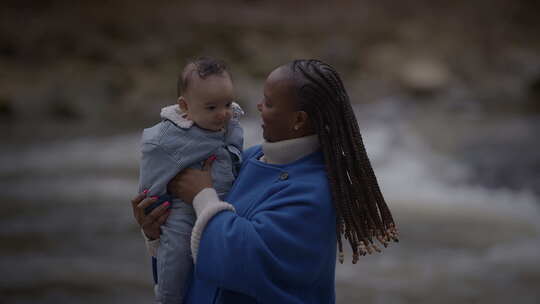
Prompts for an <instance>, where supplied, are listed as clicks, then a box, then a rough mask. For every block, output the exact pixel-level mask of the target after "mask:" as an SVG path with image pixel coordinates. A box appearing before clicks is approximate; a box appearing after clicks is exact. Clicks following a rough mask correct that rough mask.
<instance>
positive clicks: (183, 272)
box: [157, 200, 195, 304]
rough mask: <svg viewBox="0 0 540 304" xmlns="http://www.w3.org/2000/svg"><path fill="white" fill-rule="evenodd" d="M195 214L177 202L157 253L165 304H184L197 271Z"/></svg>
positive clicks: (159, 291)
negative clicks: (193, 239) (193, 252)
mask: <svg viewBox="0 0 540 304" xmlns="http://www.w3.org/2000/svg"><path fill="white" fill-rule="evenodd" d="M194 223H195V211H194V210H193V207H192V206H191V205H188V204H186V203H184V202H182V201H180V200H173V202H172V207H171V213H170V214H169V217H168V218H167V222H166V223H165V225H163V226H162V227H161V229H162V234H161V237H160V245H159V249H158V252H157V277H158V287H157V300H158V302H160V303H162V304H169V303H177V304H180V303H182V301H183V297H184V293H185V283H186V280H187V278H188V275H189V274H190V273H191V271H192V268H193V259H192V258H191V246H190V244H191V242H190V239H191V230H192V228H193V224H194Z"/></svg>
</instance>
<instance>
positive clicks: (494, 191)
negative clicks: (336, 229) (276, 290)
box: [0, 0, 540, 303]
mask: <svg viewBox="0 0 540 304" xmlns="http://www.w3.org/2000/svg"><path fill="white" fill-rule="evenodd" d="M539 15H540V2H538V1H534V0H528V1H510V0H490V1H487V0H476V1H464V0H456V1H438V0H435V1H434V0H431V1H428V0H411V1H390V0H377V1H368V0H358V1H352V0H351V1H334V2H332V3H331V4H329V3H326V2H322V1H320V2H319V1H280V0H277V1H257V0H249V1H248V0H244V1H238V0H236V1H221V2H217V1H216V2H214V1H193V2H190V1H161V0H157V1H144V2H143V1H122V0H110V1H104V0H95V1H61V0H42V1H14V0H4V1H2V3H1V4H0V130H2V132H0V140H1V144H0V187H1V189H2V191H1V195H0V203H1V209H0V273H1V275H0V303H96V302H99V303H150V302H152V289H151V273H150V265H149V261H148V258H147V256H146V252H145V249H144V244H143V241H142V239H141V236H140V233H139V231H138V228H137V226H136V225H135V222H134V220H133V218H132V214H131V209H130V202H129V201H130V199H131V197H132V196H133V195H134V194H135V192H136V190H137V178H138V159H139V151H138V141H139V137H140V134H141V131H142V129H143V128H145V127H148V126H151V125H153V124H154V123H156V122H157V121H158V120H159V110H160V108H161V107H163V106H166V105H169V104H172V103H174V102H175V99H176V89H175V84H176V78H177V76H178V73H179V71H180V70H181V68H182V67H183V65H184V64H185V62H186V60H187V59H189V58H190V57H194V56H198V55H210V56H216V57H219V58H223V59H224V60H226V61H227V62H228V63H229V66H230V69H231V73H232V74H233V78H234V81H235V85H236V87H237V92H238V100H239V103H240V104H241V105H242V106H243V107H244V108H245V109H246V111H247V115H246V117H245V119H244V120H243V125H244V127H245V134H246V147H249V146H251V145H254V144H257V143H259V142H260V141H261V132H260V121H259V118H258V115H257V111H256V108H255V104H256V103H257V102H258V101H259V98H260V97H261V94H262V84H263V82H264V79H265V77H266V75H267V74H268V73H269V72H270V71H271V70H272V69H273V68H275V67H276V66H278V65H281V64H283V63H286V62H288V61H290V60H292V59H294V58H319V59H322V60H324V61H326V62H328V63H330V64H331V65H333V66H335V67H336V69H337V70H338V71H339V72H340V74H341V75H342V78H343V80H344V82H345V85H346V88H347V90H348V92H349V95H350V97H351V100H352V102H353V103H354V108H355V111H356V115H357V118H358V121H359V124H360V127H361V130H362V132H363V136H364V140H365V142H366V147H367V149H368V153H369V155H370V158H371V159H372V162H373V165H374V167H375V172H376V174H377V176H378V179H379V182H380V184H381V188H382V191H383V193H384V194H385V196H386V199H387V201H388V203H389V205H390V207H391V209H392V210H393V212H394V216H395V219H396V221H397V224H398V227H399V229H400V232H401V242H400V243H399V244H393V245H392V246H390V248H388V249H386V250H385V252H384V254H382V255H380V254H379V255H373V256H369V257H364V258H362V259H361V260H360V262H359V263H358V264H356V265H352V264H350V262H348V263H346V264H344V265H338V266H337V274H336V288H337V302H338V303H509V302H511V303H537V301H538V299H539V298H540V288H539V287H540V263H538V262H539V260H538V257H539V256H540V211H539V207H540V205H539V200H538V197H539V195H540V153H538V150H539V148H540V141H539V136H538V134H539V132H540V39H538V37H540V18H538V16H539ZM349 257H350V254H349ZM349 261H350V260H349Z"/></svg>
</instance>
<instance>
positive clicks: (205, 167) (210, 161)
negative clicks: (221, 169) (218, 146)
mask: <svg viewBox="0 0 540 304" xmlns="http://www.w3.org/2000/svg"><path fill="white" fill-rule="evenodd" d="M216 159H217V157H216V156H215V155H211V156H210V157H209V158H208V159H207V160H205V161H204V165H203V168H202V170H203V171H210V170H211V169H212V164H213V163H214V161H215V160H216Z"/></svg>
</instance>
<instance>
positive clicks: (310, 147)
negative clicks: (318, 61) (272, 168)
mask: <svg viewBox="0 0 540 304" xmlns="http://www.w3.org/2000/svg"><path fill="white" fill-rule="evenodd" d="M319 146H320V145H319V138H318V136H317V134H315V135H309V136H304V137H299V138H293V139H287V140H282V141H277V142H267V141H264V142H263V144H262V150H263V153H264V155H263V156H262V157H261V159H260V160H261V161H263V162H265V163H269V164H275V165H284V164H289V163H292V162H294V161H295V160H298V159H300V158H302V157H304V156H306V155H308V154H311V153H313V152H315V151H316V150H317V149H319Z"/></svg>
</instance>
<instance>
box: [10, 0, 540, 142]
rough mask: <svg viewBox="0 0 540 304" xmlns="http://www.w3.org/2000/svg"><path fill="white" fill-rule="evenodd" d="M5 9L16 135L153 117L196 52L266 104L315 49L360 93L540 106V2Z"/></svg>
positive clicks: (111, 4)
mask: <svg viewBox="0 0 540 304" xmlns="http://www.w3.org/2000/svg"><path fill="white" fill-rule="evenodd" d="M0 5H1V10H0V66H1V69H0V79H1V84H0V85H1V87H0V100H1V103H0V107H1V108H2V113H3V114H2V115H3V116H9V117H12V118H13V119H10V120H6V121H4V122H2V123H3V124H4V125H5V126H7V127H9V128H10V131H11V132H8V134H4V135H3V136H10V135H11V136H14V137H15V136H16V137H20V136H23V134H25V133H26V130H25V127H24V126H26V125H28V123H27V122H36V121H39V122H40V123H43V122H46V123H47V124H46V125H47V126H49V125H55V124H56V121H57V119H58V118H60V120H61V121H63V123H65V122H66V121H68V122H69V121H71V122H69V123H70V124H72V125H73V126H74V128H71V129H72V130H84V131H85V132H99V131H98V130H102V131H101V132H107V130H110V129H117V128H121V129H131V128H134V127H139V126H141V125H146V124H148V123H150V122H152V121H154V120H155V113H156V111H157V109H159V108H160V107H161V106H163V105H165V104H168V103H171V102H174V99H175V97H176V96H175V93H174V84H175V79H176V77H177V72H178V71H179V69H180V68H181V67H182V65H183V64H184V62H185V61H186V59H187V58H189V57H193V56H197V55H203V54H204V55H212V56H217V57H221V58H223V59H225V60H227V61H228V62H229V64H230V66H231V67H232V68H233V73H234V75H235V79H236V80H237V86H238V87H239V95H240V100H241V101H243V102H244V103H248V102H249V103H252V102H256V101H257V100H253V99H254V98H255V99H256V95H257V93H256V92H257V91H258V89H257V88H256V85H260V83H261V82H262V80H263V79H264V77H265V75H266V74H267V73H268V72H269V71H270V70H271V69H272V68H274V67H275V66H277V65H279V64H282V63H285V62H287V61H289V60H291V59H293V58H299V57H304V58H305V57H314V58H320V59H323V60H325V61H328V62H329V63H331V64H333V65H334V66H336V68H337V69H338V70H339V71H340V72H341V73H342V75H343V76H344V79H345V82H346V84H347V86H348V87H349V88H350V89H349V90H350V92H351V95H353V100H354V101H355V102H362V103H366V102H375V101H377V100H379V99H381V98H384V97H385V96H396V95H397V96H404V97H412V98H410V100H413V101H414V102H422V101H423V100H424V101H426V100H427V101H434V100H435V101H441V100H442V101H443V102H450V103H452V104H453V105H452V106H451V108H452V109H456V108H458V109H461V108H467V109H469V108H475V109H478V108H480V109H481V111H484V112H487V113H491V114H495V115H497V114H500V113H530V112H531V111H532V112H535V113H538V109H539V108H540V106H539V105H538V104H539V99H538V89H537V87H538V85H537V84H538V82H539V81H540V55H539V54H540V52H539V50H540V40H539V39H538V38H537V37H538V34H540V30H539V29H540V18H538V13H540V4H538V1H532V0H530V1H509V0H494V1H487V0H481V1H463V0H460V1H442V0H439V1H427V0H416V1H389V0H383V1H366V0H364V1H335V2H332V3H327V2H323V1H256V0H251V1H226V2H217V1H164V0H161V1H151V2H150V1H122V0H113V1H104V0H103V1H61V0H45V1H15V0H8V1H3V2H2V4H0ZM58 100H62V102H60V103H59V102H58ZM66 117H71V118H73V119H68V120H66V119H64V118H66ZM23 121H25V123H23V124H21V125H23V126H18V125H17V126H16V125H14V124H17V123H19V122H23ZM6 123H9V125H6ZM60 127H61V128H63V126H60ZM55 130H56V129H55V128H54V127H50V129H49V128H48V127H45V128H43V129H42V133H44V134H43V135H46V134H56V132H55ZM74 132H75V131H74ZM75 133H76V132H75Z"/></svg>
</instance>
